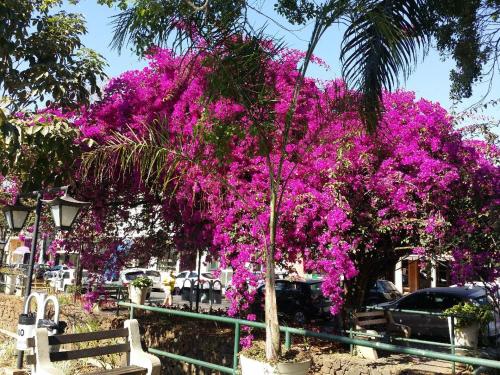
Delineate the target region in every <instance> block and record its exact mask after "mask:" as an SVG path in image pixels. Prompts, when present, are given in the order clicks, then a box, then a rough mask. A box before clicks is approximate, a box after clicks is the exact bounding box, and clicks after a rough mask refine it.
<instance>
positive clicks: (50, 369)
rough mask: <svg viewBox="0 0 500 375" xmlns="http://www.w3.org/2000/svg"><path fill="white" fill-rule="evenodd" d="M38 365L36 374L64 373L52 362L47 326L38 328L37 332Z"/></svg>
mask: <svg viewBox="0 0 500 375" xmlns="http://www.w3.org/2000/svg"><path fill="white" fill-rule="evenodd" d="M35 355H36V366H35V372H34V373H33V374H34V375H64V373H63V372H62V371H61V370H59V369H58V368H56V367H54V366H53V365H52V363H51V362H50V355H49V335H48V333H47V328H37V330H36V334H35Z"/></svg>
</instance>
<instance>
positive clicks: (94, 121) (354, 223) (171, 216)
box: [77, 43, 499, 353]
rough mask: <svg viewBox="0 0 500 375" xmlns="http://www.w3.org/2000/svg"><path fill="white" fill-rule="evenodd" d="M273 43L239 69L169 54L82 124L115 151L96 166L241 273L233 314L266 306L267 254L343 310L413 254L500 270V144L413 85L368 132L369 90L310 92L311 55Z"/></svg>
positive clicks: (89, 162) (129, 76)
mask: <svg viewBox="0 0 500 375" xmlns="http://www.w3.org/2000/svg"><path fill="white" fill-rule="evenodd" d="M244 44H245V43H243V46H241V45H240V46H239V47H238V48H240V47H241V48H247V47H248V46H246V45H244ZM250 47H251V46H250ZM250 47H249V48H250ZM263 50H264V52H263V53H262V54H260V55H259V57H258V59H257V60H256V61H255V63H256V64H254V65H252V66H251V67H248V66H245V65H244V64H239V61H238V59H237V56H235V55H233V54H231V50H230V51H229V52H228V51H225V50H222V51H220V52H221V54H222V55H223V56H224V54H226V55H225V56H227V60H226V61H225V63H227V65H220V64H218V65H213V64H211V61H212V56H210V55H204V54H203V53H198V54H187V55H183V56H175V55H174V54H173V53H172V52H170V51H167V50H156V51H154V53H153V54H152V55H151V56H150V65H149V67H147V68H145V69H143V70H141V71H130V72H127V73H124V74H123V75H121V76H120V77H118V78H115V79H113V80H112V81H111V82H110V84H109V86H108V87H107V89H106V93H105V96H104V98H103V100H101V101H99V102H97V103H96V104H95V105H93V106H91V107H90V108H88V109H87V110H86V111H85V112H84V113H83V115H82V116H81V117H80V119H79V120H78V122H77V124H78V126H79V127H80V129H81V130H82V133H83V134H84V136H85V137H88V138H91V139H93V140H94V141H95V142H96V143H97V144H98V145H99V146H97V147H96V148H95V149H93V150H91V151H90V152H89V153H87V154H86V156H85V158H84V167H83V171H84V172H85V173H86V174H87V175H90V176H92V178H95V180H96V181H98V182H99V183H103V182H107V183H109V180H110V179H109V176H113V179H116V177H117V176H119V177H120V178H121V179H123V178H124V177H125V176H127V181H129V183H131V184H132V185H135V186H137V187H139V186H140V189H144V192H145V193H147V194H148V195H150V196H154V197H156V198H157V199H158V202H160V203H159V204H160V205H161V207H162V211H161V214H162V215H163V220H164V222H165V223H169V230H170V231H172V232H173V233H174V235H175V236H178V238H179V239H183V240H187V239H188V240H189V242H186V241H178V242H177V243H178V244H179V245H184V246H186V244H189V246H192V247H200V248H208V249H209V250H210V251H211V254H212V255H213V256H214V257H217V258H219V259H220V260H221V265H222V267H232V268H233V269H234V271H235V272H234V276H233V280H232V286H233V288H232V289H231V292H230V293H229V295H228V296H229V298H230V299H231V301H232V308H231V310H230V313H233V314H234V313H236V312H237V311H241V310H245V308H246V307H248V304H249V303H250V302H251V301H252V299H253V291H254V290H255V288H254V287H255V286H256V285H257V282H258V280H257V277H258V276H257V275H255V274H254V273H252V272H251V269H250V267H249V264H252V263H253V264H260V265H262V266H263V267H264V268H265V269H266V270H267V271H268V273H269V274H271V277H272V276H273V275H272V273H273V272H274V264H275V263H277V264H280V265H283V266H285V267H286V266H290V264H293V263H295V262H302V263H303V264H304V267H305V269H306V270H308V271H315V272H319V273H321V274H323V275H324V282H323V284H322V288H323V292H324V293H325V295H327V296H328V297H330V298H331V299H332V301H333V303H332V312H333V313H336V312H338V311H339V309H340V308H341V306H342V303H343V301H344V299H345V298H347V300H348V301H349V303H351V304H353V305H356V304H359V303H360V301H361V300H362V298H363V293H364V290H365V289H366V286H367V285H368V283H369V282H370V281H372V280H374V279H375V278H377V277H378V276H380V275H381V274H383V273H384V271H385V270H386V269H387V268H388V267H391V266H393V265H394V264H395V263H396V262H397V260H398V259H399V258H400V257H402V256H405V255H408V254H409V253H411V252H415V253H418V254H421V255H422V256H424V257H429V258H432V257H435V256H438V255H444V254H449V255H451V256H452V257H453V258H452V259H453V262H455V263H456V265H457V267H454V269H455V270H457V271H459V272H457V273H456V277H457V278H462V279H470V278H473V277H475V276H477V275H479V274H480V275H481V276H482V277H484V278H486V279H492V278H495V277H498V262H499V259H498V257H499V254H498V251H497V250H496V246H495V241H497V239H498V238H497V236H498V232H497V231H496V230H497V229H498V228H496V227H495V220H494V218H495V210H496V207H497V206H498V198H499V196H498V193H499V174H498V166H497V164H495V162H494V159H495V158H497V157H498V150H497V149H496V148H495V147H494V146H489V149H488V152H485V150H483V149H481V147H483V146H484V145H482V144H480V143H477V144H471V143H470V142H465V141H463V140H462V138H461V135H460V134H459V133H458V132H456V131H455V130H454V129H453V126H452V118H450V116H448V114H447V113H446V111H445V110H443V109H442V108H441V107H440V106H439V105H437V104H434V103H431V102H428V101H426V100H419V101H415V98H414V96H413V94H411V93H407V92H396V93H392V94H389V93H388V94H386V95H385V96H384V105H385V108H386V111H385V112H384V116H383V120H382V123H381V125H380V129H379V130H378V132H377V134H375V135H369V134H366V132H365V131H364V128H363V125H362V121H361V120H360V119H359V115H358V111H357V110H356V103H357V97H358V96H357V94H356V93H353V92H349V91H347V90H346V89H345V86H344V85H343V83H342V82H337V81H334V82H329V83H324V84H323V85H321V86H320V85H319V84H318V83H317V82H315V81H314V80H311V79H306V80H305V81H304V83H303V85H302V86H301V88H300V90H299V91H296V90H297V86H296V80H297V77H298V76H299V72H298V70H297V63H298V61H299V60H300V58H301V57H302V55H301V53H298V52H295V51H274V50H273V46H272V45H269V46H266V47H264V48H263ZM266 52H267V53H266ZM221 66H222V67H221ZM224 75H225V77H226V78H224ZM227 77H230V78H231V79H237V80H238V82H237V84H236V85H235V84H234V82H231V80H228V79H227ZM235 87H236V88H238V89H239V90H235ZM296 93H297V95H296ZM294 98H296V101H295V99H294ZM291 107H293V111H290V108H291ZM287 124H289V125H287ZM287 126H288V130H287ZM278 171H279V174H278V173H277V172H278ZM277 176H279V178H277ZM131 181H132V182H131ZM115 185H116V184H115ZM118 185H119V184H118ZM485 257H487V258H488V262H484V259H485ZM270 258H271V262H269V261H270ZM270 265H271V266H272V267H273V268H271V269H270ZM267 287H268V283H266V288H267ZM266 290H267V291H268V292H267V293H266V295H268V294H272V293H269V289H266ZM271 292H272V289H271ZM268 323H270V324H269V325H268V326H272V322H269V321H268ZM275 333H276V332H271V334H275ZM268 336H269V335H268ZM275 337H278V340H279V336H277V335H276V336H275ZM277 351H278V349H275V352H276V353H277Z"/></svg>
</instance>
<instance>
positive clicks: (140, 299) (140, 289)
mask: <svg viewBox="0 0 500 375" xmlns="http://www.w3.org/2000/svg"><path fill="white" fill-rule="evenodd" d="M152 286H153V280H151V279H150V278H149V277H147V276H139V277H137V278H135V279H134V280H132V282H131V283H130V286H129V294H130V300H131V301H132V303H136V304H138V305H144V301H146V296H147V294H148V291H149V289H150V288H151V287H152Z"/></svg>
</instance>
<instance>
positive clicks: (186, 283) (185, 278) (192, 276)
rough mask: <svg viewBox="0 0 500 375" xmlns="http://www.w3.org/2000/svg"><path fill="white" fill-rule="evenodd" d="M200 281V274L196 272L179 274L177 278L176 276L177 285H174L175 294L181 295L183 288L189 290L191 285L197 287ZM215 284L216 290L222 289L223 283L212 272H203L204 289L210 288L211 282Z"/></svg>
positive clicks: (202, 282) (201, 281) (201, 282)
mask: <svg viewBox="0 0 500 375" xmlns="http://www.w3.org/2000/svg"><path fill="white" fill-rule="evenodd" d="M197 281H198V272H196V271H182V272H179V274H178V275H177V276H175V284H174V294H180V293H181V290H182V288H183V287H184V288H189V287H191V284H192V285H193V287H194V286H195V285H196V283H197ZM211 281H212V282H213V283H214V284H213V288H214V290H220V289H221V286H222V284H221V282H220V280H219V279H217V278H216V277H215V276H214V275H213V274H212V273H210V272H202V273H201V276H200V286H201V287H202V288H203V289H208V288H209V287H210V282H211Z"/></svg>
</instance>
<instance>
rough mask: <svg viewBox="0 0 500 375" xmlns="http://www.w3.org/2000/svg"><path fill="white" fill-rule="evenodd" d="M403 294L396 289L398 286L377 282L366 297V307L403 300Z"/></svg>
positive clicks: (382, 281) (386, 282)
mask: <svg viewBox="0 0 500 375" xmlns="http://www.w3.org/2000/svg"><path fill="white" fill-rule="evenodd" d="M402 296H403V294H401V292H400V291H399V290H397V289H396V286H395V285H394V284H393V283H392V282H391V281H387V280H377V281H375V282H374V283H373V284H372V285H371V288H370V289H368V290H367V292H366V295H365V305H366V306H371V305H378V304H380V303H384V302H390V301H394V300H397V299H399V298H401V297H402Z"/></svg>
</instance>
